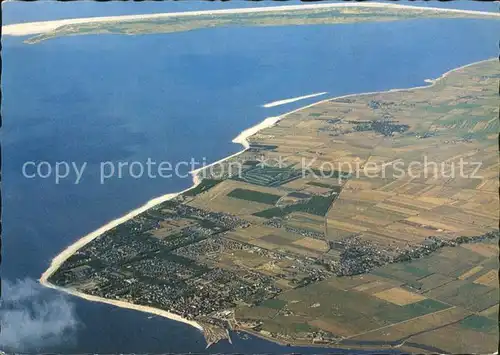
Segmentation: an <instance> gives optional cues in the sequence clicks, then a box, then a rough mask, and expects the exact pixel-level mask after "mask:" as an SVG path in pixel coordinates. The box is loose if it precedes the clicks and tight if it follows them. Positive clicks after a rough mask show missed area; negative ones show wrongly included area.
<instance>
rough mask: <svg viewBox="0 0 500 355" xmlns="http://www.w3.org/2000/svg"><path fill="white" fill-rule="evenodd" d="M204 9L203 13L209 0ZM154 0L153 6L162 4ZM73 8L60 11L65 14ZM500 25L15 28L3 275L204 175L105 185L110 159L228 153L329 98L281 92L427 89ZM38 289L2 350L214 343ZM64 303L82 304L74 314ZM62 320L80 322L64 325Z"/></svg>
mask: <svg viewBox="0 0 500 355" xmlns="http://www.w3.org/2000/svg"><path fill="white" fill-rule="evenodd" d="M87 4H96V3H87ZM174 4H175V3H174ZM195 5H196V6H192V8H190V9H198V8H197V6H201V5H200V4H195ZM4 6H5V5H4ZM49 6H51V5H49ZM85 6H88V7H89V9H90V8H91V9H90V10H87V11H88V12H87V13H86V14H87V15H89V16H90V15H94V16H95V15H96V13H95V11H97V10H96V7H95V5H85ZM148 6H150V7H151V12H155V11H159V10H158V9H159V8H160V7H159V5H157V6H158V7H157V8H155V6H156V5H151V4H150V5H148ZM172 8H173V9H174V10H175V9H176V8H179V5H178V4H175V5H172ZM141 9H142V8H141ZM122 10H123V11H122V12H123V13H126V12H127V11H129V8H128V9H126V8H125V7H123V8H122ZM58 11H59V12H58ZM58 11H55V17H52V18H57V17H64V14H65V13H64V11H62V10H58ZM161 11H166V10H165V8H164V6H163V7H162V10H161ZM136 12H137V11H136ZM140 12H147V11H140ZM109 14H110V13H107V12H106V11H104V12H103V13H102V14H101V15H109ZM12 16H13V17H15V16H20V14H19V13H18V14H17V15H12ZM31 16H33V19H39V18H40V17H36V16H35V14H31ZM80 16H83V15H80ZM45 18H48V17H45ZM13 22H17V21H13ZM499 29H500V25H499V23H498V22H494V21H488V20H450V19H444V20H413V21H404V22H394V23H371V24H356V25H339V26H301V27H289V26H286V27H269V28H245V27H232V28H215V29H206V30H198V31H191V32H185V33H175V34H168V35H147V36H118V35H99V36H75V37H63V38H57V39H54V40H50V41H46V42H42V43H40V44H37V45H26V44H23V43H22V39H20V38H3V40H2V42H3V73H2V74H3V75H2V86H3V92H2V94H3V98H2V99H3V104H2V116H3V127H2V133H1V139H2V148H3V166H2V175H3V176H2V192H3V196H2V197H3V207H4V209H3V216H2V221H3V241H2V244H3V258H2V268H1V269H2V271H1V275H2V278H3V279H4V280H9V281H10V282H14V281H15V280H16V279H21V280H23V279H37V278H38V277H39V276H40V274H41V273H42V272H43V271H44V270H45V269H46V268H47V266H48V264H49V263H50V260H51V259H52V258H53V257H54V256H55V255H57V254H58V253H59V252H60V251H61V250H62V249H63V248H65V247H66V246H68V245H70V244H71V243H72V242H74V241H75V240H77V239H78V238H79V237H80V236H83V235H85V234H87V233H89V232H91V231H93V230H95V229H96V228H98V227H100V226H101V225H103V224H104V223H106V222H107V221H109V220H111V219H114V218H116V217H119V216H120V215H122V214H124V213H125V212H127V211H129V210H131V209H133V208H135V207H137V206H139V205H141V204H143V203H144V202H146V201H147V200H149V199H151V198H153V197H156V196H159V195H162V194H165V193H168V192H174V191H179V190H182V189H184V188H186V187H188V186H190V185H191V180H190V179H189V178H184V179H180V178H171V179H162V178H156V179H149V178H146V177H143V178H140V179H133V178H131V177H127V176H126V177H124V178H122V179H117V178H114V179H110V180H108V181H106V183H105V184H100V181H99V163H100V162H103V161H110V162H114V163H117V162H119V161H129V162H131V161H139V162H143V163H145V162H146V160H147V159H148V158H150V159H152V160H154V161H169V162H171V163H172V164H175V163H176V162H180V161H189V160H190V159H191V158H195V159H196V160H197V161H202V160H203V159H204V158H205V159H206V160H207V161H209V162H210V161H214V160H217V159H220V158H222V157H224V156H226V155H228V154H230V153H234V152H236V151H238V150H240V146H238V145H235V144H233V143H231V140H232V138H234V136H236V135H237V134H238V133H239V132H240V131H242V130H243V129H245V128H247V127H249V126H252V125H254V124H256V123H258V122H259V121H261V120H262V119H264V118H265V117H268V116H274V115H277V114H280V113H283V112H287V111H290V110H292V109H294V108H297V107H300V106H302V105H305V104H307V103H312V102H314V101H316V100H317V99H318V98H316V99H309V100H303V101H300V102H296V103H293V104H289V105H286V106H279V107H275V108H272V109H265V108H262V107H261V105H262V104H264V103H266V102H270V101H275V100H280V99H284V98H289V97H295V96H301V95H306V94H309V93H314V92H322V91H328V92H329V94H328V95H329V96H332V97H333V96H338V95H345V94H350V93H358V92H368V91H376V90H388V89H392V88H401V87H411V86H418V85H423V84H424V82H423V81H424V79H427V78H436V77H438V76H440V75H441V74H442V73H444V72H446V71H448V70H450V69H452V68H455V67H458V66H461V65H465V64H468V63H471V62H474V61H478V60H482V59H487V58H491V57H495V56H496V55H497V51H498V48H497V34H498V33H499ZM430 39H432V40H430ZM26 161H36V162H39V161H48V162H50V163H52V164H54V163H56V162H58V161H69V162H74V163H75V164H78V165H81V164H84V163H87V168H86V169H85V172H84V174H83V178H82V180H81V182H80V183H79V184H76V185H75V184H74V183H73V182H74V179H70V178H68V179H66V180H64V181H62V182H61V183H60V184H55V182H54V180H53V179H51V178H47V179H26V178H24V177H23V176H22V166H23V164H24V163H25V162H26ZM30 285H31V284H29V285H28V286H27V289H29V291H27V292H28V295H27V296H26V297H24V298H23V301H27V302H31V305H30V307H31V308H34V309H35V310H32V312H31V313H30V314H29V321H30V322H31V323H30V325H29V327H28V326H24V327H23V324H20V325H19V329H18V330H19V332H21V333H22V334H24V335H22V336H21V337H18V338H16V339H14V340H12V339H6V338H5V337H4V338H2V335H0V347H1V346H5V345H6V344H10V345H12V344H14V343H15V342H16V341H17V342H18V344H19V345H24V346H25V347H24V350H26V351H31V352H42V351H43V352H59V353H83V352H99V353H116V352H127V353H131V352H141V353H146V352H149V353H153V352H163V353H166V352H202V351H205V349H204V348H205V344H204V342H203V338H202V336H201V334H199V333H198V332H197V331H196V330H194V329H193V328H190V327H188V326H186V325H184V324H179V323H176V322H173V321H170V320H166V319H160V318H157V317H155V318H152V319H150V318H149V317H148V315H147V314H142V313H139V312H135V311H129V310H124V309H119V308H116V307H112V306H108V305H104V304H98V303H90V302H87V301H83V300H80V299H77V298H74V297H64V298H63V299H61V298H58V297H59V293H58V292H55V291H51V290H45V289H43V290H39V289H37V288H36V286H33V285H31V286H30ZM18 286H19V285H18ZM18 286H16V285H10V289H16V290H19V287H18ZM16 287H18V288H16ZM30 287H32V288H30ZM7 290H9V288H7ZM5 292H6V291H5V290H4V295H5ZM51 299H52V300H54V299H55V300H56V304H54V303H50V300H51ZM47 300H49V301H47ZM46 302H49V303H46ZM33 304H34V305H35V307H33ZM47 304H48V305H49V306H47ZM58 304H64V305H68V307H69V309H65V310H64V312H61V310H60V309H58V307H57V305H58ZM44 305H45V306H44ZM37 307H38V308H40V307H42V308H43V307H45V309H49V310H54V309H55V310H56V311H57V312H59V313H57V315H56V316H55V317H50V316H47V314H45V313H43V312H42V313H43V317H41V318H40V312H38V313H37V311H36V309H38V308H37ZM72 307H73V308H72ZM2 312H6V311H5V310H2ZM46 313H47V312H46ZM58 315H60V317H59V318H58ZM37 317H38V318H40V319H38V318H37ZM9 319H11V320H12V321H13V322H14V321H19V320H20V319H21V320H23V319H24V318H22V317H21V318H19V317H17V318H16V317H13V318H9ZM70 321H72V322H73V323H71V322H70ZM26 322H28V321H27V320H26ZM33 322H34V323H33ZM61 322H70V323H71V324H74V322H76V323H78V327H77V328H76V329H73V328H71V327H69V328H70V329H66V330H64V332H63V331H61V324H62V323H61ZM41 327H53V329H54V331H53V333H54V332H59V333H58V334H57V337H54V336H53V334H48V335H47V334H45V333H44V336H43V339H41V340H40V336H38V338H37V334H38V335H39V334H40V333H37V332H36V330H37V329H39V328H41ZM23 328H29V330H30V331H28V332H26V329H23ZM47 329H48V328H47ZM50 329H52V328H50ZM33 334H34V335H33ZM59 338H61V340H60V341H57V340H58V339H59ZM292 350H296V351H297V349H294V348H288V347H281V346H278V345H276V344H273V343H270V342H267V341H264V340H261V339H256V338H253V337H251V338H250V340H243V339H240V338H239V337H238V336H235V337H234V342H233V345H230V344H228V343H227V342H223V343H221V344H217V345H215V346H214V347H212V348H210V349H209V351H211V352H231V353H234V352H245V353H256V352H259V353H263V352H273V353H276V352H287V353H289V352H291V351H292ZM300 351H301V352H303V353H305V352H311V353H312V352H314V353H318V352H319V351H320V350H318V349H300Z"/></svg>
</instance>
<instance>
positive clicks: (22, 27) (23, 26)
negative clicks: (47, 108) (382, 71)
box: [2, 2, 500, 36]
mask: <svg viewBox="0 0 500 355" xmlns="http://www.w3.org/2000/svg"><path fill="white" fill-rule="evenodd" d="M335 7H363V8H370V7H371V8H384V7H385V8H388V7H390V8H398V9H419V10H424V11H438V12H448V13H462V14H472V15H477V16H486V17H492V18H493V17H500V14H499V13H494V12H486V11H473V10H458V9H442V8H436V7H418V6H409V5H400V4H392V3H377V2H373V3H364V2H362V3H361V2H360V3H358V2H355V3H351V2H348V3H332V4H307V5H285V6H270V7H252V8H245V9H223V10H207V11H186V12H169V13H159V14H145V15H123V16H103V17H86V18H73V19H64V20H53V21H40V22H26V23H17V24H10V25H5V26H2V34H3V35H5V36H28V35H36V34H41V33H47V32H51V31H54V30H55V29H57V28H58V27H61V26H65V25H77V24H85V23H110V22H123V21H135V20H152V19H162V18H169V17H188V16H200V15H211V16H218V15H225V14H250V13H262V12H280V11H301V10H302V11H303V10H313V9H328V8H335Z"/></svg>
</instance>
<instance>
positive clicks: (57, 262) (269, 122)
mask: <svg viewBox="0 0 500 355" xmlns="http://www.w3.org/2000/svg"><path fill="white" fill-rule="evenodd" d="M492 60H498V59H497V58H489V59H485V60H480V61H477V62H473V63H469V64H466V65H463V66H460V67H457V68H453V69H451V70H449V71H447V72H445V73H444V74H442V75H441V76H440V77H438V78H436V79H426V80H425V81H424V82H427V83H429V85H423V86H416V87H411V88H401V89H389V90H384V91H374V92H365V93H355V94H347V95H342V96H337V97H333V98H327V99H324V100H321V101H317V102H314V103H312V104H309V105H306V106H302V107H299V108H297V109H295V110H292V111H289V112H286V113H283V114H281V115H279V116H274V117H267V118H266V119H264V120H263V121H261V122H260V123H257V124H256V125H254V126H252V127H249V128H247V129H245V130H243V131H242V132H241V133H239V134H238V135H237V136H236V137H235V138H234V139H233V140H232V142H233V143H237V144H240V145H242V146H243V149H242V150H240V151H238V152H236V153H234V154H231V155H229V156H226V157H224V158H222V159H220V160H218V161H216V162H213V163H211V164H209V165H206V166H203V167H201V168H199V169H196V170H193V171H191V172H190V174H191V175H192V177H193V185H192V186H191V187H189V188H187V189H185V190H182V191H180V192H174V193H167V194H165V195H162V196H160V197H157V198H154V199H151V200H150V201H148V202H147V203H145V204H144V205H142V206H140V207H138V208H136V209H134V210H132V211H130V212H128V213H127V214H125V215H123V216H121V217H118V218H116V219H114V220H112V221H110V222H108V223H106V224H105V225H103V226H102V227H100V228H98V229H97V230H95V231H93V232H91V233H89V234H87V235H86V236H84V237H82V238H80V239H78V240H77V241H76V242H74V243H73V244H71V245H70V246H68V247H67V248H65V249H64V250H63V251H62V252H60V253H59V254H58V255H57V256H56V257H54V258H53V259H52V260H51V263H50V265H49V267H48V268H47V270H46V271H45V272H44V273H43V274H42V275H41V277H40V279H39V282H40V284H41V285H43V286H45V287H48V288H52V289H56V290H58V291H62V292H65V293H68V294H71V295H73V296H77V297H80V298H83V299H86V300H88V301H92V302H101V303H107V304H111V305H114V306H117V307H121V308H127V309H133V310H137V311H141V312H146V313H151V314H155V315H159V316H162V317H165V318H169V319H172V320H175V321H179V322H182V323H185V324H188V325H191V326H192V327H194V328H196V329H198V330H200V331H202V332H203V331H204V330H203V327H202V326H201V325H200V324H199V323H197V322H196V321H192V320H188V319H185V318H183V317H181V316H179V315H177V314H175V313H171V312H168V311H164V310H161V309H158V308H153V307H148V306H141V305H136V304H133V303H129V302H125V301H120V300H112V299H107V298H102V297H98V296H92V295H88V294H85V293H83V292H80V291H77V290H74V289H69V288H63V287H59V286H56V285H54V284H51V283H50V282H49V281H48V279H49V277H50V276H51V275H52V274H53V273H54V272H55V271H57V269H59V267H60V266H61V265H62V264H63V263H64V262H65V261H66V260H67V259H68V258H69V257H71V256H72V255H73V254H74V253H76V252H77V251H78V250H79V249H80V248H82V247H83V246H85V245H86V244H88V243H90V242H91V241H93V240H94V239H96V238H97V237H99V236H101V235H102V234H104V233H105V232H107V231H108V230H110V229H112V228H114V227H116V226H118V225H120V224H122V223H124V222H126V221H128V220H130V219H132V218H134V217H136V216H137V215H139V214H141V213H143V212H145V211H146V210H148V209H150V208H152V207H155V206H157V205H159V204H161V203H163V202H165V201H168V200H170V199H172V198H175V197H176V196H178V195H181V194H183V193H185V192H187V191H189V190H191V189H193V188H195V187H197V186H198V185H199V184H200V183H201V181H202V178H200V176H199V172H201V171H203V170H204V169H206V168H208V167H211V166H214V165H216V164H219V163H221V162H223V161H226V160H228V159H231V158H233V157H235V156H238V155H240V154H242V153H243V152H245V151H246V150H248V149H249V147H250V143H249V142H248V138H250V137H251V136H253V135H254V134H256V133H258V132H259V131H261V130H263V129H265V128H269V127H272V126H274V125H275V124H276V123H278V122H279V121H280V120H282V119H283V118H285V117H287V116H288V115H290V114H293V113H295V112H298V111H301V110H304V109H306V108H309V107H313V106H315V105H318V104H321V103H324V102H327V101H332V100H337V99H343V98H348V97H353V96H365V95H373V94H381V93H389V92H400V91H410V90H411V91H413V90H420V89H426V88H430V87H432V86H434V85H436V84H437V83H439V81H440V80H441V79H444V78H446V77H447V76H448V75H450V74H451V73H453V72H456V71H459V70H461V69H464V68H467V67H470V66H473V65H477V64H480V63H484V62H489V61H492ZM243 331H245V330H243Z"/></svg>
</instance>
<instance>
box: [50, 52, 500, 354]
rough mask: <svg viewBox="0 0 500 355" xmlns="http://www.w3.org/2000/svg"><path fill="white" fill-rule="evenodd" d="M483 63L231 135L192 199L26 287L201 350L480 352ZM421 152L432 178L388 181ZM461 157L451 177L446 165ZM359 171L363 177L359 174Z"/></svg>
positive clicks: (486, 212) (490, 214)
mask: <svg viewBox="0 0 500 355" xmlns="http://www.w3.org/2000/svg"><path fill="white" fill-rule="evenodd" d="M497 66H498V63H497V60H487V61H482V62H478V63H473V64H471V65H467V66H464V67H460V68H457V69H454V70H452V71H450V72H448V73H446V74H444V75H443V76H442V77H440V78H438V79H436V80H433V81H432V82H431V84H430V85H428V86H423V87H419V88H410V89H399V90H389V91H385V92H374V93H367V94H355V95H348V96H343V97H337V98H331V99H327V100H323V101H320V102H318V103H315V104H312V105H309V106H306V107H303V108H300V109H298V110H295V111H292V112H290V113H287V114H284V115H281V116H279V117H272V118H268V119H267V120H265V121H264V122H263V123H261V124H260V125H257V126H256V127H253V128H251V129H248V130H246V131H245V132H243V133H242V135H240V136H239V137H238V138H237V139H235V141H236V142H239V143H241V144H243V146H244V150H243V151H241V152H239V153H236V154H234V155H232V156H230V157H228V158H226V159H223V160H221V161H219V162H217V163H216V164H213V165H211V166H209V167H206V168H204V169H200V170H197V171H195V172H193V175H194V181H195V185H194V186H193V187H192V188H190V189H188V190H185V191H183V192H181V193H178V194H170V195H165V196H162V197H160V198H158V199H155V200H153V201H151V202H150V203H148V204H147V205H145V206H143V207H141V208H139V209H137V210H135V211H133V212H131V213H129V214H128V215H126V216H124V217H122V218H120V219H118V220H116V221H113V222H111V223H110V224H108V225H106V226H104V227H102V228H101V229H99V230H97V231H95V232H93V233H91V234H90V235H88V236H86V237H84V238H82V239H81V240H79V241H77V242H76V243H75V244H73V245H72V246H70V247H68V249H66V250H65V251H64V252H63V253H61V254H60V255H59V256H57V257H56V258H55V259H54V260H53V262H52V264H51V266H50V268H49V269H48V270H47V271H46V272H45V273H44V274H43V275H42V277H41V283H42V284H44V285H46V286H49V287H54V288H58V289H60V290H62V291H64V292H69V293H72V294H76V295H77V296H80V297H84V298H87V299H89V300H92V301H100V302H107V303H111V304H115V305H118V306H120V307H128V308H135V309H138V310H142V311H145V312H150V313H156V314H159V315H161V316H165V317H169V318H173V319H176V320H180V321H183V322H185V323H188V324H190V325H192V326H194V327H196V328H198V329H200V330H201V331H203V332H204V335H205V337H206V339H207V343H208V344H209V345H210V344H212V343H215V342H217V341H219V340H221V339H226V338H229V332H228V331H229V330H232V331H244V332H248V333H251V334H255V335H258V336H261V337H264V338H267V339H269V340H272V341H276V342H279V343H281V344H293V345H307V346H311V345H313V346H328V347H332V348H335V347H337V348H353V349H359V348H365V349H370V350H373V349H395V348H396V349H399V350H401V351H411V352H432V353H436V352H437V353H492V352H494V351H496V349H497V345H498V321H497V320H498V319H497V316H498V309H499V308H498V303H499V299H498V268H499V261H498V238H499V233H498V222H499V220H498V209H499V197H498V189H499V176H498V133H499V120H498V115H499V112H498V104H497V103H498V79H499V74H498V70H497V69H498V67H497ZM423 157H427V158H429V159H432V161H435V162H444V163H445V164H444V165H443V167H445V170H446V174H441V175H431V176H427V175H425V174H420V175H418V176H414V175H411V176H410V175H405V176H403V177H395V176H396V175H395V168H394V162H396V161H400V162H403V163H405V164H408V163H409V162H412V161H420V160H421V159H422V158H423ZM464 159H465V160H466V161H467V162H470V163H471V164H469V165H465V167H464V166H463V165H462V166H461V168H460V169H461V170H462V171H460V174H458V169H459V165H458V164H452V163H458V161H463V160H464ZM304 161H307V162H308V165H307V169H305V170H304V167H303V162H304ZM473 162H481V164H480V166H479V167H476V166H473V164H472V163H473ZM332 163H338V165H334V164H332ZM347 163H348V164H347ZM370 164H372V165H373V166H376V167H378V169H379V170H378V171H376V173H375V174H373V175H371V176H366V175H367V174H359V172H360V171H364V169H365V168H366V167H367V166H368V165H370ZM346 165H349V166H356V169H354V170H352V169H349V170H346V169H342V166H344V167H345V166H346ZM234 166H237V167H238V169H239V170H238V169H237V170H234V169H233V170H232V169H231V167H234ZM328 166H339V167H341V168H340V169H331V170H328V169H326V170H325V167H328ZM381 168H383V169H384V170H387V171H385V172H384V174H383V175H382V174H380V169H381ZM304 171H306V173H305V172H304ZM452 171H454V172H455V173H456V174H451V172H452ZM420 172H421V171H420ZM365 173H366V171H365ZM464 174H465V175H466V176H465V175H464ZM472 174H474V175H475V176H477V178H475V177H471V176H472Z"/></svg>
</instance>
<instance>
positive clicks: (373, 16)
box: [2, 2, 500, 44]
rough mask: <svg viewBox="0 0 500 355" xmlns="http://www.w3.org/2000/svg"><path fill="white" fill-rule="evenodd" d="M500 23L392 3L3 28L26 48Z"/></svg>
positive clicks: (82, 20)
mask: <svg viewBox="0 0 500 355" xmlns="http://www.w3.org/2000/svg"><path fill="white" fill-rule="evenodd" d="M443 17H447V18H483V19H488V18H490V19H498V18H500V14H499V13H493V12H481V11H470V10H457V9H442V8H434V7H416V6H408V5H400V4H386V3H371V2H369V3H368V2H367V3H364V2H363V3H358V2H355V3H333V4H308V5H285V6H272V7H256V8H244V9H223V10H207V11H190V12H178V13H160V14H145V15H125V16H108V17H89V18H75V19H64V20H53V21H42V22H29V23H17V24H10V25H4V26H2V34H3V35H5V36H33V37H31V38H28V39H27V40H26V41H25V42H26V43H31V44H34V43H39V42H41V41H44V40H48V39H51V38H55V37H59V36H68V35H84V34H128V35H133V34H148V33H171V32H180V31H189V30H194V29H199V28H211V27H216V26H231V25H237V26H282V25H308V24H309V25H313V24H343V23H357V22H373V21H395V20H407V19H413V18H443Z"/></svg>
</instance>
